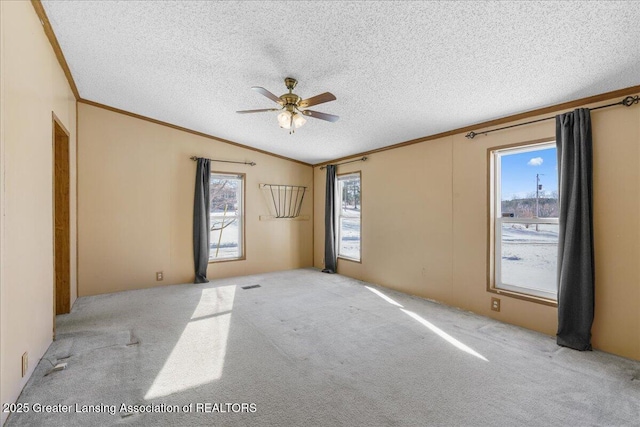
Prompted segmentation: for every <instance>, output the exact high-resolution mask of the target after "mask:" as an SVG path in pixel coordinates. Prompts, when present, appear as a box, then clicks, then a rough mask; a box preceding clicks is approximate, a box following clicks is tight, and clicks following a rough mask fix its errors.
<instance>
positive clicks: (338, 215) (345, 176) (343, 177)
mask: <svg viewBox="0 0 640 427" xmlns="http://www.w3.org/2000/svg"><path fill="white" fill-rule="evenodd" d="M350 177H357V178H358V180H359V181H360V217H359V218H358V219H359V221H360V245H359V247H358V258H354V257H350V256H347V255H342V254H340V242H342V227H341V225H340V224H341V223H340V220H341V219H342V218H348V219H354V217H348V216H342V192H341V191H340V181H346V180H348V179H349V178H350ZM336 178H337V179H336V187H337V188H336V194H337V195H338V196H339V203H337V204H336V208H337V209H336V225H337V226H338V227H337V228H338V232H337V233H336V239H337V241H336V249H337V250H336V252H337V257H338V258H341V259H345V260H347V261H353V262H362V174H361V173H360V171H357V172H349V173H345V174H341V175H338V176H337V177H336Z"/></svg>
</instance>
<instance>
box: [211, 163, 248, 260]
mask: <svg viewBox="0 0 640 427" xmlns="http://www.w3.org/2000/svg"><path fill="white" fill-rule="evenodd" d="M214 177H229V178H236V179H238V180H239V181H240V197H238V212H239V214H238V213H236V212H235V211H234V212H233V214H232V215H230V214H229V212H228V211H227V216H226V217H224V215H223V214H219V213H218V214H211V215H210V216H209V218H210V219H212V218H223V217H224V218H227V219H231V218H235V219H237V220H238V256H234V257H218V258H212V257H211V251H213V249H211V248H210V249H209V263H215V262H228V261H241V260H245V259H246V256H245V200H244V199H245V181H246V176H245V174H243V173H235V172H218V171H211V176H210V179H213V178H214Z"/></svg>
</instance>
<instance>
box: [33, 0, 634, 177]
mask: <svg viewBox="0 0 640 427" xmlns="http://www.w3.org/2000/svg"><path fill="white" fill-rule="evenodd" d="M43 5H44V8H45V10H46V13H47V15H48V17H49V19H50V21H51V24H52V27H53V30H54V32H55V34H56V36H57V38H58V41H59V43H60V46H61V48H62V51H63V52H64V55H65V57H66V59H67V62H68V64H69V68H70V70H71V73H72V75H73V77H74V80H75V82H76V84H77V87H78V90H79V92H80V96H81V97H82V98H83V99H87V100H90V101H95V102H98V103H102V104H106V105H109V106H112V107H115V108H119V109H123V110H126V111H130V112H133V113H137V114H140V115H143V116H147V117H151V118H154V119H157V120H161V121H165V122H168V123H172V124H175V125H179V126H183V127H186V128H189V129H193V130H196V131H200V132H204V133H207V134H210V135H214V136H217V137H220V138H224V139H229V140H232V141H235V142H238V143H241V144H244V145H247V146H252V147H256V148H259V149H262V150H266V151H269V152H272V153H276V154H279V155H283V156H287V157H290V158H294V159H298V160H301V161H304V162H308V163H312V164H313V163H319V162H322V161H325V160H331V159H335V158H339V157H343V156H347V155H351V154H356V153H360V152H363V151H367V150H372V149H375V148H379V147H383V146H387V145H392V144H396V143H399V142H403V141H407V140H411V139H415V138H420V137H423V136H428V135H433V134H436V133H439V132H443V131H448V130H452V129H456V128H460V127H463V126H466V125H471V124H474V123H479V122H483V121H486V120H491V119H495V118H499V117H504V116H507V115H511V114H516V113H520V112H524V111H528V110H533V109H536V108H540V107H544V106H549V105H553V104H558V103H561V102H565V101H571V100H575V99H579V98H583V97H587V96H591V95H596V94H600V93H604V92H609V91H612V90H616V89H621V88H626V87H630V86H635V85H639V84H640V55H639V53H640V51H639V46H640V26H639V25H638V22H640V3H638V2H631V1H630V2H333V1H314V2H268V1H260V2H258V1H247V2H202V1H200V2H187V1H180V2H168V1H141V2H128V1H127V2H124V1H123V2H120V1H101V2H95V1H43ZM287 76H291V77H294V78H296V79H298V87H297V88H296V90H295V91H294V92H295V93H297V94H298V95H300V96H301V97H303V98H308V97H310V96H313V95H317V94H319V93H322V92H326V91H330V92H332V93H333V94H334V95H335V96H336V97H337V100H336V101H333V102H329V103H326V104H322V105H318V106H315V107H312V109H314V110H318V111H322V112H326V113H330V114H336V115H339V116H340V120H339V121H338V122H336V123H329V122H325V121H321V120H315V119H308V121H307V124H306V125H305V126H303V127H302V128H300V129H299V130H297V131H296V133H295V134H294V135H289V133H288V131H286V130H284V129H280V128H279V127H278V125H277V121H276V115H277V113H276V112H269V113H258V114H246V115H240V114H236V113H235V111H236V110H244V109H254V108H255V109H257V108H271V107H274V106H276V107H277V105H276V104H275V103H273V102H271V101H270V100H269V99H267V98H265V97H263V96H262V95H260V94H258V93H257V92H254V91H252V90H251V86H262V87H264V88H266V89H268V90H270V91H271V92H273V93H275V94H276V95H281V94H283V93H285V92H286V88H285V86H284V83H283V79H284V77H287Z"/></svg>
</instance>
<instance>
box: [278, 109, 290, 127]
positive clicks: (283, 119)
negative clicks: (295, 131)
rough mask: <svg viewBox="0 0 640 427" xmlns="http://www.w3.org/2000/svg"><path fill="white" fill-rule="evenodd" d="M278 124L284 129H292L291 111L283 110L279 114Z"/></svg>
mask: <svg viewBox="0 0 640 427" xmlns="http://www.w3.org/2000/svg"><path fill="white" fill-rule="evenodd" d="M278 124H279V125H280V127H281V128H283V129H291V112H290V111H283V112H282V113H280V114H278Z"/></svg>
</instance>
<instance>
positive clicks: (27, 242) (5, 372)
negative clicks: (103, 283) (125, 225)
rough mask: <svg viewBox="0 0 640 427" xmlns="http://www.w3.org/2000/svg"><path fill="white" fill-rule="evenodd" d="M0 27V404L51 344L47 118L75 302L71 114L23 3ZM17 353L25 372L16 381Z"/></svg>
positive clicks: (12, 7)
mask: <svg viewBox="0 0 640 427" xmlns="http://www.w3.org/2000/svg"><path fill="white" fill-rule="evenodd" d="M0 28H1V30H0V34H1V42H0V43H1V45H2V47H1V49H0V50H1V52H2V53H1V57H0V66H1V67H2V69H1V71H0V81H1V83H0V84H1V88H0V117H1V122H0V140H1V147H2V148H1V153H0V155H1V157H2V160H1V161H2V173H1V174H0V175H1V176H2V186H1V188H2V190H1V192H0V202H1V203H0V204H1V209H2V215H1V216H0V217H1V218H2V224H1V225H0V233H1V238H0V240H1V245H2V246H1V264H2V268H1V276H0V301H1V302H0V304H1V310H0V312H1V315H0V329H1V333H0V340H1V344H0V348H1V354H0V378H1V382H0V384H1V390H0V401H1V402H13V401H15V400H16V398H17V397H18V395H19V394H20V391H21V390H22V387H23V386H24V385H25V383H26V381H27V379H28V378H29V376H31V373H32V372H33V369H34V368H35V366H36V364H37V362H38V360H39V359H40V357H42V355H43V354H44V352H45V351H46V349H47V347H48V346H49V344H50V343H51V338H52V328H53V280H54V278H53V219H52V215H53V167H52V162H53V155H52V147H53V142H52V112H54V113H55V114H56V116H57V117H58V118H59V120H60V121H61V122H62V124H63V125H64V127H65V128H66V129H67V130H69V131H70V133H71V137H70V157H71V158H70V162H71V224H72V226H71V263H72V265H71V298H72V301H71V303H73V301H75V298H76V273H75V272H76V264H75V260H76V252H75V251H76V245H75V241H76V230H75V221H76V219H75V218H76V216H75V213H76V197H75V182H76V173H75V162H76V159H75V153H76V151H75V141H76V135H75V134H76V110H75V98H74V96H73V93H72V92H71V89H70V87H69V84H68V83H67V80H66V78H65V76H64V73H63V72H62V69H61V67H60V65H59V64H58V61H57V59H56V57H55V55H54V53H53V49H52V48H51V45H50V43H49V40H48V39H47V37H46V35H45V33H44V31H43V29H42V25H41V24H40V21H39V20H38V17H37V15H36V13H35V11H34V9H33V7H32V6H31V3H30V2H4V1H3V2H0ZM24 352H28V353H29V361H30V363H29V365H30V366H29V371H28V375H27V376H25V377H24V378H22V377H21V356H22V354H23V353H24ZM6 415H7V414H6V413H2V422H4V420H5V419H6Z"/></svg>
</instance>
